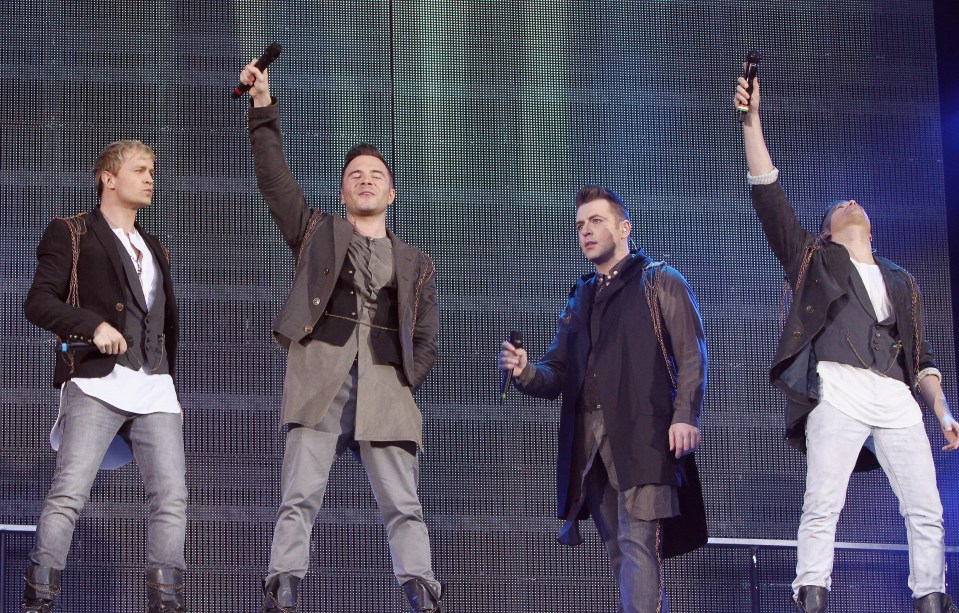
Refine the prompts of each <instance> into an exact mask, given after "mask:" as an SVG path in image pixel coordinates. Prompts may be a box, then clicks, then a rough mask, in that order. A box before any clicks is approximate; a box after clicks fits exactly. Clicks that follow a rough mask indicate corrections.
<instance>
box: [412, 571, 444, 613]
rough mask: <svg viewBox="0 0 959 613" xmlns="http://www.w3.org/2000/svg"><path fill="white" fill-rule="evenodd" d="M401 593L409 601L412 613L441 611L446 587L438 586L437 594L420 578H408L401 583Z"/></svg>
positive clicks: (436, 612)
mask: <svg viewBox="0 0 959 613" xmlns="http://www.w3.org/2000/svg"><path fill="white" fill-rule="evenodd" d="M403 593H404V594H406V599H407V600H409V601H410V607H411V608H412V609H413V613H442V611H443V597H444V596H446V587H445V586H442V585H441V586H440V593H439V594H437V593H435V592H434V591H433V589H432V588H431V587H430V586H429V584H428V583H426V582H425V581H423V580H422V579H410V580H409V581H407V582H406V583H404V584H403Z"/></svg>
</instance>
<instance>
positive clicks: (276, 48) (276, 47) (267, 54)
mask: <svg viewBox="0 0 959 613" xmlns="http://www.w3.org/2000/svg"><path fill="white" fill-rule="evenodd" d="M282 50H283V48H282V47H281V46H280V43H271V44H270V46H269V47H267V48H266V51H264V52H263V55H261V56H260V59H258V60H257V61H256V68H257V70H261V71H262V70H266V67H267V66H269V65H270V64H272V63H273V60H275V59H276V58H278V57H280V51H282ZM251 87H253V85H252V84H250V85H246V84H244V83H238V84H237V86H236V87H234V88H233V93H232V94H230V97H231V98H233V99H234V100H236V99H237V98H239V97H240V96H242V95H243V94H245V93H246V92H248V91H250V88H251Z"/></svg>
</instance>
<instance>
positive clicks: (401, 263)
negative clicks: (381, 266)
mask: <svg viewBox="0 0 959 613" xmlns="http://www.w3.org/2000/svg"><path fill="white" fill-rule="evenodd" d="M386 234H387V236H389V237H390V241H391V242H392V243H393V265H394V266H395V267H396V296H397V298H398V300H397V302H398V306H399V309H400V315H401V316H402V314H403V313H405V312H406V309H407V307H408V305H409V297H410V296H409V294H410V290H411V289H412V288H413V287H414V286H415V285H416V279H414V278H413V277H414V275H415V274H416V251H415V250H414V249H413V248H412V247H410V246H409V245H407V244H406V243H404V242H403V241H402V240H400V239H399V238H397V237H396V235H395V234H393V233H392V232H390V231H389V230H387V231H386Z"/></svg>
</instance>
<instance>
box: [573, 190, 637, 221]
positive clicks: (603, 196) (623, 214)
mask: <svg viewBox="0 0 959 613" xmlns="http://www.w3.org/2000/svg"><path fill="white" fill-rule="evenodd" d="M593 200H608V201H609V202H611V203H613V205H614V206H613V207H611V208H612V209H613V213H614V214H616V216H617V217H619V219H620V221H630V219H629V210H628V209H627V208H626V205H625V204H623V200H622V198H620V197H619V196H617V195H616V192H614V191H612V190H610V189H606V188H605V187H602V186H600V185H584V186H583V187H581V188H580V190H579V191H578V192H577V193H576V208H577V209H578V208H579V207H581V206H583V205H584V204H587V203H589V202H592V201H593Z"/></svg>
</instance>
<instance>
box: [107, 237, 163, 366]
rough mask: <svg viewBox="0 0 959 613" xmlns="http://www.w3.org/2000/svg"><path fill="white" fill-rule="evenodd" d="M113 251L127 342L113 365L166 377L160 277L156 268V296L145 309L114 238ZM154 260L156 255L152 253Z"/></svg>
mask: <svg viewBox="0 0 959 613" xmlns="http://www.w3.org/2000/svg"><path fill="white" fill-rule="evenodd" d="M117 248H118V249H119V251H120V255H121V257H122V259H123V271H124V273H125V276H126V283H122V284H121V285H122V286H123V297H124V304H126V317H125V318H124V320H123V330H121V331H120V332H121V333H122V334H123V336H124V337H126V339H127V350H126V352H124V353H122V354H120V355H119V356H118V357H117V364H120V365H121V366H126V367H127V368H129V369H131V370H140V368H141V367H143V368H144V369H145V370H146V372H147V373H148V374H155V375H167V374H170V364H169V360H168V357H167V354H166V337H165V336H164V333H163V330H164V320H163V317H164V313H165V312H166V292H165V291H164V290H163V276H162V274H161V272H160V268H159V266H157V271H156V272H157V276H156V293H155V294H154V296H153V305H152V306H151V307H150V309H149V310H147V309H146V296H145V295H144V293H143V287H142V286H141V285H140V277H139V276H138V275H137V272H136V268H134V265H133V261H132V259H130V258H129V257H126V256H127V251H126V247H124V246H123V243H122V242H121V241H120V239H119V238H117ZM154 257H156V254H154Z"/></svg>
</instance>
